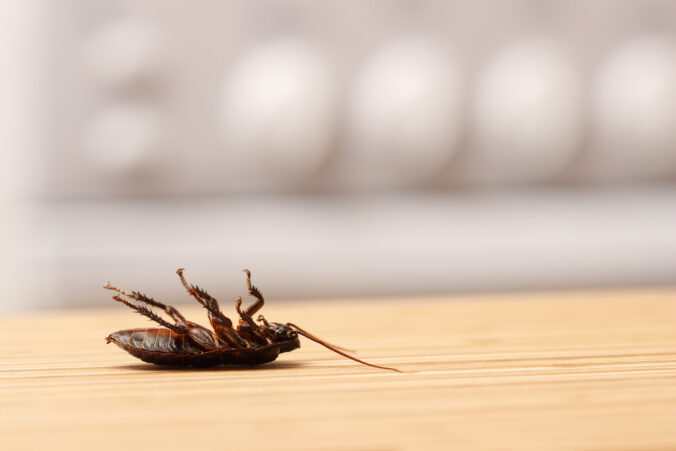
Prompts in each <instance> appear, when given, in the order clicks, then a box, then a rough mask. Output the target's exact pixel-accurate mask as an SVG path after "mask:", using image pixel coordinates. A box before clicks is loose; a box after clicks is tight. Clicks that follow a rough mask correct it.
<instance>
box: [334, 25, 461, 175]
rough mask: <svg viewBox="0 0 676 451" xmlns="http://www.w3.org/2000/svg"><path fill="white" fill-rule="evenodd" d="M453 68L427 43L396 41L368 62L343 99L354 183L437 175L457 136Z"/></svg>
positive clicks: (457, 106)
mask: <svg viewBox="0 0 676 451" xmlns="http://www.w3.org/2000/svg"><path fill="white" fill-rule="evenodd" d="M460 97H461V83H460V74H459V70H458V68H457V65H456V64H455V63H454V62H453V60H452V59H451V58H450V57H449V55H448V54H447V53H446V52H443V51H442V50H441V48H440V47H439V46H438V45H437V44H436V43H435V42H434V41H433V40H432V39H430V38H426V37H419V36H416V37H406V38H401V39H399V40H397V41H395V42H393V43H392V44H390V45H389V46H387V47H386V48H384V49H383V50H381V51H380V52H379V53H377V54H376V55H375V56H374V57H373V58H372V59H371V60H370V61H368V62H366V64H365V65H364V67H363V68H362V69H361V71H360V73H359V74H358V75H357V78H356V80H355V83H354V87H353V89H352V93H351V95H350V96H349V98H348V102H349V104H348V118H347V120H348V133H349V135H348V149H347V151H348V152H349V156H350V158H349V159H350V161H349V165H350V170H351V172H352V176H353V177H355V178H356V179H357V181H358V183H372V184H376V185H379V184H383V185H390V184H394V185H396V184H401V183H403V184H406V183H410V182H420V181H424V180H425V179H427V178H429V177H431V176H434V175H437V174H439V172H440V170H442V169H443V168H444V167H445V165H446V163H447V162H448V161H449V160H450V158H451V156H452V154H453V152H454V150H455V144H456V141H457V139H458V134H459V133H460V131H459V130H460V122H461V121H460V105H461V99H460Z"/></svg>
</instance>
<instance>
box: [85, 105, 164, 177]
mask: <svg viewBox="0 0 676 451" xmlns="http://www.w3.org/2000/svg"><path fill="white" fill-rule="evenodd" d="M164 134H165V130H164V128H163V125H162V118H161V114H160V112H159V111H157V110H156V109H155V108H153V107H150V106H145V105H137V104H134V103H120V104H117V105H112V106H110V107H108V108H107V109H105V110H104V111H102V112H101V113H99V115H98V116H95V117H94V119H93V121H92V123H91V124H90V125H89V128H88V129H86V131H85V134H84V137H83V146H84V150H85V154H86V155H87V157H89V159H90V160H91V162H92V163H94V164H95V165H96V166H97V167H99V168H101V169H104V170H105V171H107V172H109V173H111V174H116V173H124V172H125V171H128V170H133V169H136V168H138V167H140V166H142V165H144V164H147V163H148V162H149V161H151V160H152V159H153V158H155V157H156V156H157V155H158V154H159V153H160V151H161V150H162V146H163V145H164V144H165V142H166V139H165V136H164Z"/></svg>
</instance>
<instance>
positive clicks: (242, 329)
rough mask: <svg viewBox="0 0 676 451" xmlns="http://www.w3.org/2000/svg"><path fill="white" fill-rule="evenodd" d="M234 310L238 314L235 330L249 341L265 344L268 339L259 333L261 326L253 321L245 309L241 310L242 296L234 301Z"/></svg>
mask: <svg viewBox="0 0 676 451" xmlns="http://www.w3.org/2000/svg"><path fill="white" fill-rule="evenodd" d="M235 310H237V313H238V314H239V316H240V320H239V324H238V325H237V332H239V334H240V335H241V336H243V337H244V338H246V339H247V340H248V341H250V342H253V343H256V344H258V345H261V346H265V345H267V344H268V339H267V338H265V336H264V335H263V334H261V333H260V329H261V327H260V326H259V325H258V324H256V323H255V322H254V320H253V318H251V316H249V315H248V314H247V313H246V312H245V311H242V298H237V301H235Z"/></svg>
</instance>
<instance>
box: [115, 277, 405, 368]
mask: <svg viewBox="0 0 676 451" xmlns="http://www.w3.org/2000/svg"><path fill="white" fill-rule="evenodd" d="M244 272H245V273H246V284H247V288H248V290H249V294H250V295H251V296H253V297H254V298H256V302H254V303H253V304H252V305H251V306H250V307H248V308H247V309H245V310H242V298H238V299H237V301H236V303H235V308H236V310H237V313H238V314H239V317H240V319H239V324H238V325H237V329H235V328H233V327H232V321H231V320H230V319H229V318H228V317H226V316H225V315H224V314H223V313H222V312H221V310H220V308H219V307H218V302H217V301H216V299H214V298H213V297H211V296H210V295H209V293H207V292H206V291H204V290H203V289H201V288H200V287H198V286H196V285H190V284H188V282H186V280H185V278H184V277H183V269H179V270H178V271H176V273H177V274H178V276H179V277H180V279H181V283H182V284H183V286H184V287H185V289H186V290H188V293H189V294H190V295H191V296H192V297H194V298H195V299H196V300H197V302H199V303H200V304H201V305H202V306H203V307H204V308H205V309H207V312H208V316H209V322H210V323H211V327H212V328H213V331H211V330H209V329H207V328H206V327H203V326H200V325H199V324H196V323H193V322H192V321H188V320H187V319H185V317H184V316H183V315H181V314H180V313H179V312H178V310H176V309H175V308H174V307H171V306H169V305H165V304H162V303H161V302H158V301H156V300H154V299H152V298H150V297H148V296H146V295H144V294H142V293H140V292H138V291H126V290H123V289H122V288H118V287H116V286H113V285H111V284H110V282H109V283H107V284H106V285H105V286H104V287H103V288H106V289H108V290H113V291H116V292H117V293H118V294H116V295H115V296H113V299H114V300H116V301H118V302H121V303H123V304H125V305H127V306H129V307H131V308H133V309H134V310H136V311H137V312H138V313H140V314H142V315H144V316H147V317H148V318H150V319H151V320H153V321H155V322H156V323H158V324H160V325H161V326H164V328H147V329H126V330H120V331H117V332H113V333H112V334H110V335H108V337H107V338H106V342H107V343H110V342H113V343H115V344H116V345H118V346H119V347H120V348H122V349H124V350H125V351H127V352H128V353H130V354H131V355H133V356H134V357H138V358H139V359H141V360H143V361H144V362H149V363H155V364H157V365H172V366H214V365H221V364H249V365H253V364H261V363H267V362H272V361H273V360H275V359H276V358H277V356H278V355H279V354H280V353H282V352H289V351H293V350H294V349H298V348H300V341H299V340H298V335H299V334H300V335H302V336H304V337H306V338H309V339H310V340H312V341H314V342H317V343H319V344H320V345H322V346H324V347H326V348H328V349H330V350H332V351H333V352H336V353H338V354H340V355H342V356H344V357H347V358H348V359H352V360H354V361H355V362H359V363H361V364H364V365H368V366H372V367H374V368H381V369H384V370H392V371H397V372H401V371H400V370H398V369H396V368H389V367H386V366H380V365H374V364H372V363H368V362H364V361H363V360H360V359H358V358H356V357H353V356H351V355H349V354H348V352H351V351H350V350H348V349H344V348H341V347H338V346H335V345H332V344H330V343H327V342H326V341H324V340H322V339H320V338H317V337H316V336H314V335H312V334H311V333H309V332H307V331H305V330H303V329H301V328H300V327H298V326H296V325H295V324H292V323H286V324H281V323H271V322H268V321H266V320H265V318H264V317H263V315H258V318H257V320H258V322H259V323H260V324H256V322H254V320H253V315H255V314H256V312H258V311H259V310H260V309H261V307H263V304H264V302H265V301H264V300H263V295H262V294H261V292H260V291H259V290H258V288H256V287H255V286H253V285H252V284H251V273H250V272H249V270H248V269H245V270H244ZM132 300H133V301H132ZM134 301H136V302H134ZM143 304H147V305H149V306H153V307H158V308H160V309H162V310H164V311H165V312H166V313H167V314H168V315H169V316H170V317H171V318H172V320H173V323H171V322H169V321H166V320H165V319H163V318H162V317H160V316H159V315H157V314H156V313H155V312H153V311H152V310H151V309H150V308H148V307H147V306H146V305H143Z"/></svg>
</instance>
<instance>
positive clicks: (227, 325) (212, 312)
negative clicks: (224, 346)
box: [176, 268, 247, 348]
mask: <svg viewBox="0 0 676 451" xmlns="http://www.w3.org/2000/svg"><path fill="white" fill-rule="evenodd" d="M183 271H185V270H184V269H183V268H179V269H178V270H176V274H178V277H179V278H180V279H181V284H183V286H184V287H185V289H186V291H187V292H188V294H190V295H191V296H192V297H194V298H195V300H196V301H197V302H199V303H200V304H201V305H202V306H203V307H204V308H205V309H207V311H208V312H209V322H210V323H211V327H213V328H214V332H216V334H217V335H218V337H219V338H221V339H222V340H223V341H225V342H226V343H228V344H229V345H230V346H232V347H235V348H246V347H247V344H246V342H245V341H244V340H243V339H242V337H240V336H239V335H238V334H237V332H236V331H235V329H233V328H232V321H231V320H230V318H228V317H227V316H225V315H224V314H223V312H221V309H220V308H219V306H218V301H216V299H214V298H213V297H212V296H211V295H210V294H209V293H207V292H206V291H205V290H203V289H201V288H200V287H198V286H197V285H190V284H189V283H188V281H187V280H186V279H185V277H184V276H183Z"/></svg>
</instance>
